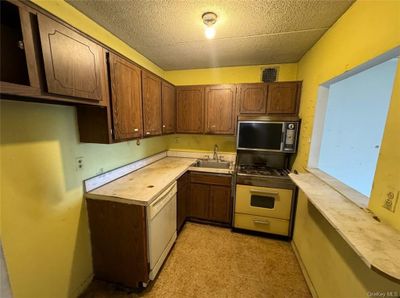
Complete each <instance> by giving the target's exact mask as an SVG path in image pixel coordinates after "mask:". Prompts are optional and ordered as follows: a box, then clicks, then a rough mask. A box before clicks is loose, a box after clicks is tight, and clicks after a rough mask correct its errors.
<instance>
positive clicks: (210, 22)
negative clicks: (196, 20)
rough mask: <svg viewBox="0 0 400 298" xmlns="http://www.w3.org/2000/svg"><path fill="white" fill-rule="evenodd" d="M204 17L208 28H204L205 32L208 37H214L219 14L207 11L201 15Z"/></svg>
mask: <svg viewBox="0 0 400 298" xmlns="http://www.w3.org/2000/svg"><path fill="white" fill-rule="evenodd" d="M201 18H202V19H203V23H204V25H206V29H205V30H204V34H205V35H206V37H207V38H208V39H213V38H214V37H215V26H214V25H215V23H216V22H217V15H216V14H215V13H213V12H205V13H203V15H202V16H201Z"/></svg>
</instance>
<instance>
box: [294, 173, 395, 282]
mask: <svg viewBox="0 0 400 298" xmlns="http://www.w3.org/2000/svg"><path fill="white" fill-rule="evenodd" d="M289 176H290V178H291V179H292V180H293V181H294V182H295V183H296V185H297V186H298V187H299V188H300V189H301V191H303V192H304V193H305V195H306V196H307V198H308V200H309V202H310V203H311V204H312V205H314V206H315V208H316V209H317V210H318V211H319V212H320V213H321V214H322V216H323V217H324V218H325V219H326V220H327V221H328V222H329V223H330V224H331V225H332V227H333V228H334V229H335V230H336V231H337V232H338V233H339V235H341V236H342V238H343V239H344V240H345V241H346V242H347V243H348V244H349V246H350V247H351V248H352V249H353V250H354V251H355V252H356V253H357V255H358V256H359V257H360V258H361V260H363V261H364V263H365V264H366V265H367V266H368V267H369V268H370V269H371V270H373V271H375V272H377V273H379V274H381V275H383V276H385V277H386V278H388V279H390V280H392V281H394V282H396V283H399V284H400V258H396V257H393V256H397V255H398V253H399V251H400V232H399V231H398V230H396V229H394V228H393V227H391V226H389V225H387V224H385V223H382V222H379V221H377V220H376V219H375V218H374V215H373V214H372V213H370V212H368V211H367V210H365V209H364V208H360V207H359V206H358V205H356V204H354V203H353V201H350V200H349V199H347V198H346V197H345V196H343V195H342V194H341V193H339V192H338V191H336V190H335V189H333V188H332V187H331V186H329V185H328V184H326V183H325V182H324V181H323V180H322V179H319V178H317V177H316V176H315V175H313V174H310V173H307V174H293V173H292V174H289Z"/></svg>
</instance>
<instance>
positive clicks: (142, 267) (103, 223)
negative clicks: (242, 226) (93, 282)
mask: <svg viewBox="0 0 400 298" xmlns="http://www.w3.org/2000/svg"><path fill="white" fill-rule="evenodd" d="M216 148H217V147H215V149H216ZM209 156H210V152H185V151H166V152H161V153H158V154H156V155H153V156H151V157H148V158H145V159H143V160H140V161H137V162H134V163H132V164H128V165H126V166H124V167H121V168H118V169H116V170H113V171H110V172H108V173H104V174H101V175H99V176H97V177H93V178H91V179H88V180H87V181H85V186H86V190H87V191H86V192H85V197H86V199H87V208H88V216H89V225H90V231H91V242H92V252H93V266H94V273H95V275H96V276H97V277H98V278H101V279H105V280H108V281H112V282H115V283H120V284H123V285H125V286H129V287H140V286H147V284H148V282H149V281H150V280H154V279H155V277H156V276H157V273H158V272H159V270H160V268H161V266H162V265H163V263H164V261H165V259H166V258H167V255H168V253H169V251H170V250H171V248H172V246H173V245H174V243H175V241H176V238H177V232H179V231H180V229H181V228H182V226H183V224H184V222H185V221H186V218H187V217H189V216H191V215H193V216H194V217H196V214H200V217H201V215H202V214H201V213H202V212H203V211H204V210H201V208H200V209H199V210H191V211H189V212H188V211H187V207H186V204H187V203H186V200H188V199H189V196H188V195H187V192H188V189H189V184H188V183H187V181H188V179H189V180H191V181H196V179H197V182H199V183H208V182H210V186H208V185H207V184H204V185H203V186H204V187H208V191H211V189H210V187H212V186H211V184H213V183H216V184H217V185H220V184H221V182H222V184H221V185H222V186H218V187H222V188H223V189H224V192H223V193H224V194H225V195H223V196H221V193H220V192H219V195H220V198H218V200H221V198H222V199H225V200H226V201H225V205H224V206H225V207H224V206H223V205H221V204H220V203H219V204H218V206H217V208H218V210H217V209H215V207H213V206H212V204H213V202H212V199H211V198H210V199H209V200H210V202H209V204H210V206H207V210H206V213H207V215H206V219H207V220H210V221H213V220H214V223H220V224H227V225H230V221H231V215H230V214H231V212H232V211H231V210H232V196H231V193H232V192H231V187H232V176H231V175H232V174H233V171H234V161H235V154H232V153H222V154H220V155H218V153H217V151H216V150H214V157H216V159H215V160H214V159H209V158H208V157H209ZM199 158H200V159H199ZM199 162H203V163H205V165H209V166H210V165H212V166H214V167H215V166H218V164H223V165H225V164H226V165H229V168H227V169H220V168H211V167H199V166H198V165H199ZM207 163H208V164H207ZM191 172H193V174H189V173H191ZM196 173H197V174H196ZM189 175H190V176H189ZM181 177H182V178H181ZM210 178H211V180H212V181H208V179H210ZM94 185H96V188H94V189H93V187H94ZM218 191H220V189H218ZM221 207H222V208H221ZM193 208H195V207H194V206H193V207H192V209H193ZM221 209H222V210H221ZM213 210H214V211H216V212H214V214H213ZM198 211H200V213H198ZM208 213H210V214H213V215H211V216H209V217H207V216H208ZM197 217H199V216H197ZM106 239H107V241H105V240H106ZM110 243H113V244H112V245H113V249H110V247H109V245H110ZM134 243H136V244H134ZM114 264H119V266H115V265H114Z"/></svg>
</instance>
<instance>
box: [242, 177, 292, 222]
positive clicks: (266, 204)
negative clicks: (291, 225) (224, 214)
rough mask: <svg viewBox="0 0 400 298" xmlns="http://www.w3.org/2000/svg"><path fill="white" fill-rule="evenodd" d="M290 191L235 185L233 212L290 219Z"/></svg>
mask: <svg viewBox="0 0 400 298" xmlns="http://www.w3.org/2000/svg"><path fill="white" fill-rule="evenodd" d="M291 206H292V190H290V189H281V188H269V187H259V186H251V185H241V184H237V185H236V203H235V212H236V213H245V214H251V215H259V216H267V217H274V218H280V219H286V220H288V219H290V211H291Z"/></svg>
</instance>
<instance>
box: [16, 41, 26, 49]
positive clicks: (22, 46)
mask: <svg viewBox="0 0 400 298" xmlns="http://www.w3.org/2000/svg"><path fill="white" fill-rule="evenodd" d="M18 47H19V48H20V49H21V50H23V49H24V48H25V47H24V42H23V41H22V40H18Z"/></svg>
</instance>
